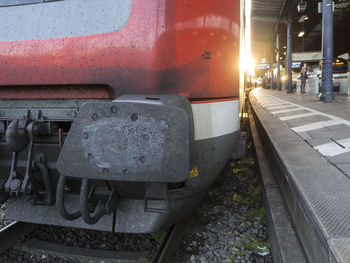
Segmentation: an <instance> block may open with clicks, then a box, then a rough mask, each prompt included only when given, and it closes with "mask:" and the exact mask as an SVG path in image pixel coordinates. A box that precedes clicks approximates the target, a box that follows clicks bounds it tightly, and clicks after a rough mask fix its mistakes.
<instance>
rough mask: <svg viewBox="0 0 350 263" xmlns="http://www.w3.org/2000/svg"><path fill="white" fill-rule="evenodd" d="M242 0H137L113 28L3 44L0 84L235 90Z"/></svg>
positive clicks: (190, 93)
mask: <svg viewBox="0 0 350 263" xmlns="http://www.w3.org/2000/svg"><path fill="white" fill-rule="evenodd" d="M239 2H240V1H238V0H221V1H212V0H206V1H205V0H178V1H175V0H134V2H133V8H132V12H131V17H130V19H129V22H128V24H127V25H126V26H125V27H124V28H123V29H121V30H119V31H117V32H113V33H108V34H100V35H93V36H83V37H70V38H60V39H45V40H31V41H17V42H3V43H0V57H1V59H0V89H3V88H1V86H13V85H16V86H21V85H23V86H26V87H27V88H28V89H30V88H31V87H30V86H32V85H76V84H77V85H78V84H79V85H81V84H87V85H92V84H103V85H108V86H109V87H110V88H111V91H112V93H111V96H112V97H117V96H120V95H122V94H125V93H148V94H161V93H180V94H183V95H185V96H187V97H189V98H210V97H229V96H238V82H239V76H238V59H239V21H240V19H239V14H240V10H239ZM0 22H1V18H0ZM24 88H25V87H24ZM32 92H34V91H32ZM60 92H62V93H65V92H66V90H65V89H61V90H60ZM5 93H6V92H5ZM5 93H4V92H2V93H0V98H1V97H2V96H5V95H4V94H5ZM68 96H69V95H68Z"/></svg>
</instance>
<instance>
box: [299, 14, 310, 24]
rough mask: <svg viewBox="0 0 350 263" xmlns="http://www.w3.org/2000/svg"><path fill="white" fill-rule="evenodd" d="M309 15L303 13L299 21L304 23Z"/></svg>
mask: <svg viewBox="0 0 350 263" xmlns="http://www.w3.org/2000/svg"><path fill="white" fill-rule="evenodd" d="M308 19H309V17H308V16H307V15H302V16H301V17H300V18H299V23H303V22H304V21H305V20H308Z"/></svg>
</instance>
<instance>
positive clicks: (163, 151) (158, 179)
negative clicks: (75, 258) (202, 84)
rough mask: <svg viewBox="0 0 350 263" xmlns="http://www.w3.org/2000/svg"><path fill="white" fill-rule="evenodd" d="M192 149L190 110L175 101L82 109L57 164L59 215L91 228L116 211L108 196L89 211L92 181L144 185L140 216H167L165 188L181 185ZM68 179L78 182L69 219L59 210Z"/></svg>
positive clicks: (130, 100)
mask: <svg viewBox="0 0 350 263" xmlns="http://www.w3.org/2000/svg"><path fill="white" fill-rule="evenodd" d="M192 143H193V118H192V109H191V105H190V103H189V101H188V100H187V99H186V98H185V97H183V96H181V95H176V94H170V95H157V96H149V95H148V96H147V95H125V96H121V97H119V98H118V99H116V100H114V101H111V102H88V103H85V104H84V105H83V106H82V107H81V109H80V111H79V113H78V115H77V117H76V119H75V120H74V122H73V124H72V127H71V129H70V131H69V133H68V136H67V138H66V140H65V143H64V144H63V147H62V150H61V152H60V155H59V158H58V161H57V169H58V171H59V173H60V174H61V176H60V180H59V182H58V187H57V192H56V200H57V201H56V206H57V208H58V210H59V213H60V215H61V216H62V217H63V218H65V219H67V220H75V219H77V218H79V217H82V218H83V219H84V221H85V222H86V223H87V224H94V223H96V222H97V221H98V220H99V219H100V218H101V217H102V216H103V215H104V214H106V213H107V212H108V211H109V212H110V211H113V210H114V209H117V203H118V202H117V201H116V200H118V199H119V196H118V195H117V193H116V192H115V191H114V190H111V192H110V194H109V198H108V201H107V202H106V201H103V202H102V201H101V200H99V201H98V202H95V204H94V205H93V207H92V208H91V205H90V204H92V203H93V202H91V198H90V197H89V193H91V187H90V185H91V184H93V182H94V181H100V182H103V181H107V182H112V183H118V182H137V183H144V185H145V194H144V211H145V212H153V213H169V210H170V207H169V199H168V183H181V182H184V181H185V180H186V179H187V177H188V174H189V171H190V159H191V150H192V148H193V147H192V146H191V145H192ZM68 177H69V178H75V179H79V180H81V190H80V207H79V208H77V210H76V211H75V212H73V213H70V212H68V211H67V209H66V208H65V205H64V191H63V189H64V187H65V181H66V178H68ZM92 212H93V214H91V213H92Z"/></svg>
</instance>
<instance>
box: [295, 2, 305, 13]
mask: <svg viewBox="0 0 350 263" xmlns="http://www.w3.org/2000/svg"><path fill="white" fill-rule="evenodd" d="M306 6H307V2H304V1H301V2H299V3H298V6H297V9H298V13H303V12H305V10H306Z"/></svg>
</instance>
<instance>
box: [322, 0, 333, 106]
mask: <svg viewBox="0 0 350 263" xmlns="http://www.w3.org/2000/svg"><path fill="white" fill-rule="evenodd" d="M332 64H333V1H332V0H323V3H322V89H321V90H322V92H321V95H320V100H323V101H326V102H327V101H332V100H333V67H332Z"/></svg>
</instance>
